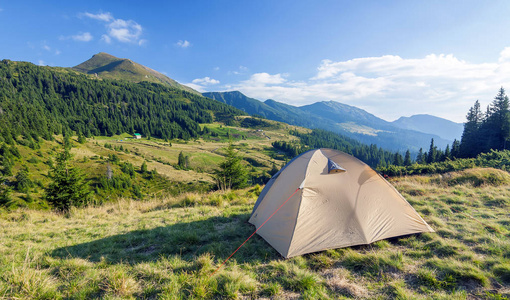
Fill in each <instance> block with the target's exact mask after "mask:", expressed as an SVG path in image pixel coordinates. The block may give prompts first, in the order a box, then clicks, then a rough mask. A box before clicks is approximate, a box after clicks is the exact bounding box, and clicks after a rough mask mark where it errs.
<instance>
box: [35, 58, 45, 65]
mask: <svg viewBox="0 0 510 300" xmlns="http://www.w3.org/2000/svg"><path fill="white" fill-rule="evenodd" d="M37 64H38V65H39V66H45V65H46V63H45V62H44V60H42V59H40V60H39V61H38V62H37Z"/></svg>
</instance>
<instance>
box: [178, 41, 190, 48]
mask: <svg viewBox="0 0 510 300" xmlns="http://www.w3.org/2000/svg"><path fill="white" fill-rule="evenodd" d="M175 45H176V46H177V47H181V48H188V47H189V46H191V43H190V42H188V41H187V40H184V41H183V40H179V41H178V42H177V43H175Z"/></svg>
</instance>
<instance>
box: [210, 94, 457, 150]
mask: <svg viewBox="0 0 510 300" xmlns="http://www.w3.org/2000/svg"><path fill="white" fill-rule="evenodd" d="M203 95H204V96H205V97H208V98H211V99H215V100H218V101H220V102H223V103H227V104H229V105H232V106H234V107H236V108H239V109H241V110H243V111H245V112H247V113H249V114H251V115H260V116H263V117H265V118H268V119H271V120H276V121H280V122H285V123H288V124H292V125H297V126H303V127H307V128H321V129H325V130H328V131H333V132H336V133H339V134H342V135H345V136H347V137H350V138H353V139H355V140H358V141H360V142H362V143H365V144H376V145H377V146H380V147H383V148H385V149H389V150H392V151H401V152H403V151H406V150H407V149H410V150H411V151H413V152H417V151H418V150H419V148H423V149H427V148H428V147H429V145H430V140H431V139H432V138H433V139H434V142H435V145H436V146H438V147H439V148H443V149H444V148H445V147H446V145H447V144H451V143H452V142H453V140H447V139H442V138H440V137H439V136H437V135H434V134H430V133H423V132H420V131H415V130H410V129H406V128H404V129H403V128H400V127H397V126H395V125H394V124H392V123H391V122H387V121H385V120H383V119H380V118H378V117H376V116H374V115H372V114H370V113H368V112H366V111H365V110H362V109H359V108H357V107H354V106H350V105H346V104H342V103H338V102H335V101H324V102H317V103H314V104H311V105H305V106H300V107H296V106H293V105H289V104H284V103H281V102H278V101H275V100H272V99H269V100H266V101H264V102H261V101H259V100H256V99H253V98H249V97H246V96H245V95H243V94H242V93H240V92H237V91H235V92H210V93H204V94H203Z"/></svg>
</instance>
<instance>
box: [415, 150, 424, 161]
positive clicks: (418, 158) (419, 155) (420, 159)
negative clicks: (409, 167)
mask: <svg viewBox="0 0 510 300" xmlns="http://www.w3.org/2000/svg"><path fill="white" fill-rule="evenodd" d="M416 163H418V164H423V163H425V160H424V159H423V148H420V151H418V155H417V156H416Z"/></svg>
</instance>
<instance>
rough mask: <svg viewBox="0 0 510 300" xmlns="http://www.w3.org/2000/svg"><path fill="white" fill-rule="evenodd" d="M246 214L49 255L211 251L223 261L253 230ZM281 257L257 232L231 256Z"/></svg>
mask: <svg viewBox="0 0 510 300" xmlns="http://www.w3.org/2000/svg"><path fill="white" fill-rule="evenodd" d="M248 218H249V214H246V213H245V214H237V215H232V216H231V217H211V218H208V219H205V220H200V221H193V222H182V223H177V224H174V225H169V226H165V227H156V228H152V229H142V230H134V231H130V232H127V233H124V234H118V235H112V236H109V237H105V238H101V239H98V240H93V241H90V242H86V243H81V244H76V245H72V246H67V247H61V248H57V249H55V250H53V251H51V252H50V255H51V256H53V257H56V258H62V259H67V258H82V259H86V260H89V261H92V262H99V261H106V262H108V263H129V264H137V263H141V262H151V261H157V260H158V259H159V258H161V257H169V256H174V255H178V256H180V257H181V258H182V259H186V260H191V259H193V258H195V257H197V256H200V255H201V254H204V253H210V254H211V255H213V256H214V258H215V259H216V260H217V261H223V260H224V259H226V258H227V257H228V256H229V255H230V254H231V253H232V252H233V251H234V250H235V249H237V247H239V245H241V244H242V242H244V240H246V238H248V237H249V236H250V235H251V233H253V231H254V230H255V228H254V227H253V226H252V225H250V224H248V223H247V222H246V221H247V220H248ZM280 257H281V256H280V255H279V254H278V252H276V251H275V250H274V249H273V248H272V247H271V246H270V245H269V244H267V243H266V242H265V241H264V240H263V239H262V238H261V237H260V236H258V235H254V236H253V237H252V238H251V239H250V241H249V242H247V243H246V244H245V245H244V246H243V247H242V248H241V249H240V250H239V251H238V252H237V253H236V255H235V256H234V257H233V259H235V260H237V261H238V262H250V263H255V262H260V261H262V260H267V259H276V258H280Z"/></svg>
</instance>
